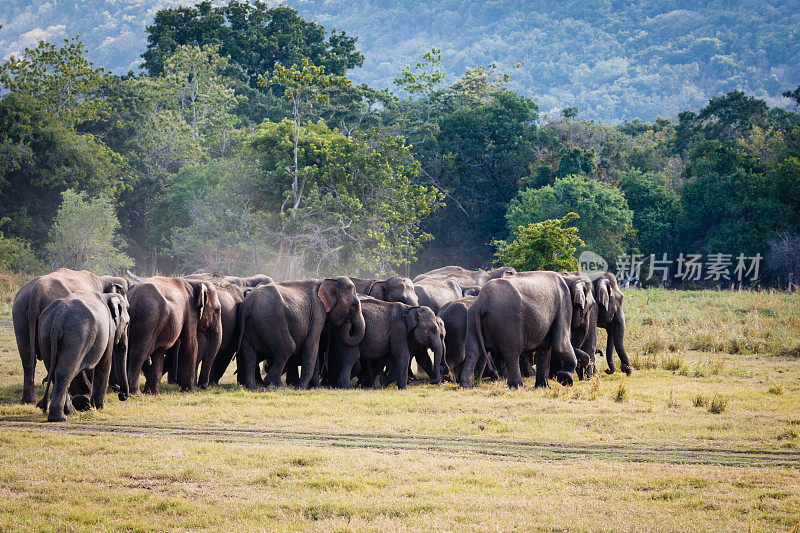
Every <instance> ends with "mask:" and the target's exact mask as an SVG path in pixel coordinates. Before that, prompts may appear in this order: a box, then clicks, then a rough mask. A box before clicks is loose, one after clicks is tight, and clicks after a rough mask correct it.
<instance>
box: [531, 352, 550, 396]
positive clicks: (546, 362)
mask: <svg viewBox="0 0 800 533" xmlns="http://www.w3.org/2000/svg"><path fill="white" fill-rule="evenodd" d="M533 359H534V362H535V363H536V384H535V385H534V387H547V386H548V385H547V380H548V378H549V377H550V350H549V349H548V348H538V349H537V350H536V352H535V354H534V356H533Z"/></svg>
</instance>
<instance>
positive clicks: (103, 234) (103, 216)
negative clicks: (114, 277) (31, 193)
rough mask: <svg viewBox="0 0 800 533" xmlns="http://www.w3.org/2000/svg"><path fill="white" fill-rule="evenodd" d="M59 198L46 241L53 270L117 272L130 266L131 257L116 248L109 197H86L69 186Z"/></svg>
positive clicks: (112, 210) (115, 218) (117, 224)
mask: <svg viewBox="0 0 800 533" xmlns="http://www.w3.org/2000/svg"><path fill="white" fill-rule="evenodd" d="M61 198H62V202H61V206H60V207H59V208H58V213H57V214H56V219H55V222H53V227H52V228H51V230H50V241H49V242H48V243H47V251H48V253H49V255H50V259H51V262H52V267H53V269H57V268H60V267H67V268H72V269H75V270H83V269H87V270H94V271H98V272H120V271H122V270H123V269H125V268H130V267H131V266H132V265H133V260H132V259H131V258H130V257H128V256H127V255H125V254H124V253H122V252H120V251H119V241H118V238H117V237H116V235H115V233H116V231H117V230H118V229H119V220H117V215H116V213H115V212H114V206H113V205H112V204H111V200H110V199H109V198H107V197H98V198H87V197H86V195H85V194H83V193H80V192H76V191H73V190H71V189H70V190H66V191H64V193H63V194H62V195H61ZM115 241H116V242H115Z"/></svg>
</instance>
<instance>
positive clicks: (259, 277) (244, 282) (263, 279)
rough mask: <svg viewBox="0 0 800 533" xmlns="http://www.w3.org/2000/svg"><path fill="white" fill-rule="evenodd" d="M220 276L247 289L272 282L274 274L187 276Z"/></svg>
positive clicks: (211, 277)
mask: <svg viewBox="0 0 800 533" xmlns="http://www.w3.org/2000/svg"><path fill="white" fill-rule="evenodd" d="M217 276H219V277H221V278H222V281H224V282H225V283H230V284H231V285H236V286H237V287H241V288H242V289H245V288H247V287H250V288H253V287H258V286H259V285H266V284H267V283H272V282H273V281H275V280H273V279H272V276H266V275H264V274H256V275H255V276H249V277H247V278H240V277H238V276H221V275H220V274H195V275H192V276H186V277H188V278H199V279H216V277H217Z"/></svg>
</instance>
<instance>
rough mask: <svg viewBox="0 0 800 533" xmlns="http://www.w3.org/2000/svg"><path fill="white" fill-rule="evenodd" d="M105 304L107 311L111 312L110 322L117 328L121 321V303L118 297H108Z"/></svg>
mask: <svg viewBox="0 0 800 533" xmlns="http://www.w3.org/2000/svg"><path fill="white" fill-rule="evenodd" d="M107 303H108V310H109V311H111V320H113V321H114V325H115V326H116V327H119V323H120V321H121V320H122V301H121V300H120V297H119V296H117V295H114V296H109V297H108V299H107Z"/></svg>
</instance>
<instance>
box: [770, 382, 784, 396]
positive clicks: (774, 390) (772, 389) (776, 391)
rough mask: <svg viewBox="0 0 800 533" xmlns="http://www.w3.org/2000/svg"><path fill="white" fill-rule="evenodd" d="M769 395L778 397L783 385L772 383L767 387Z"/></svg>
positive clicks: (781, 392)
mask: <svg viewBox="0 0 800 533" xmlns="http://www.w3.org/2000/svg"><path fill="white" fill-rule="evenodd" d="M769 393H770V394H774V395H775V396H780V395H781V394H783V385H781V384H780V383H773V384H771V385H770V386H769Z"/></svg>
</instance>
